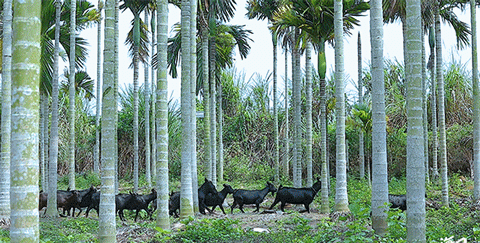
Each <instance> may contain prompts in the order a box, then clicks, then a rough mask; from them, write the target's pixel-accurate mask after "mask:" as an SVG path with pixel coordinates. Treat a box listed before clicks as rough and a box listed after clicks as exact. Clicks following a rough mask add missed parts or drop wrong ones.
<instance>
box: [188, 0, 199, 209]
mask: <svg viewBox="0 0 480 243" xmlns="http://www.w3.org/2000/svg"><path fill="white" fill-rule="evenodd" d="M189 38H190V40H191V41H190V55H191V56H190V75H191V77H190V95H189V97H190V100H191V101H190V102H191V104H190V119H191V121H190V122H191V124H192V126H191V128H190V132H191V133H192V135H191V136H192V138H191V139H192V140H191V141H193V142H192V146H191V148H190V149H191V152H190V153H191V157H192V160H191V162H190V163H191V165H192V197H193V211H194V212H198V211H199V209H198V190H196V188H198V175H197V143H196V141H197V119H196V117H197V109H196V108H197V104H196V102H197V96H196V91H197V90H196V89H197V41H196V39H197V1H196V0H194V1H190V29H189Z"/></svg>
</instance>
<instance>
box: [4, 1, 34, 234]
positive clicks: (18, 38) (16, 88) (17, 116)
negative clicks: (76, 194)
mask: <svg viewBox="0 0 480 243" xmlns="http://www.w3.org/2000/svg"><path fill="white" fill-rule="evenodd" d="M13 6H14V10H13V12H14V13H15V16H14V18H13V22H12V23H13V24H12V30H16V31H15V35H13V40H12V50H13V53H12V86H11V87H12V108H11V109H12V110H11V111H12V113H11V114H12V123H11V131H12V133H11V166H10V175H11V177H10V209H11V215H10V219H11V225H10V241H11V242H12V243H13V242H39V240H40V233H39V220H38V193H39V190H38V179H39V178H38V174H39V171H38V165H39V164H38V163H39V159H38V149H39V141H38V133H39V130H38V129H39V128H38V125H39V108H40V107H39V102H40V98H39V87H40V75H39V73H40V53H41V50H40V49H41V48H40V29H41V23H40V21H38V20H39V19H40V16H41V10H40V9H41V2H40V1H18V0H16V1H14V3H13ZM20 101H21V102H20Z"/></svg>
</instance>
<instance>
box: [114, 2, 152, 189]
mask: <svg viewBox="0 0 480 243" xmlns="http://www.w3.org/2000/svg"><path fill="white" fill-rule="evenodd" d="M149 2H150V1H149V0H142V1H138V0H124V1H123V4H122V5H120V9H122V10H123V11H125V9H127V8H128V9H130V11H131V12H132V14H133V30H131V31H130V33H129V37H130V38H127V40H126V42H127V43H128V44H130V45H131V46H130V53H131V55H132V56H133V63H132V64H133V100H134V111H133V150H134V152H133V184H134V191H137V190H138V158H139V150H138V64H139V61H140V58H142V61H143V62H144V63H145V61H144V59H145V58H146V56H148V50H142V54H143V55H142V56H141V57H140V47H144V48H147V47H146V46H147V45H146V44H145V43H146V42H148V40H147V39H148V37H146V33H142V32H141V31H143V28H144V25H143V24H142V22H141V19H140V14H141V13H142V12H143V11H144V10H145V8H146V7H147V5H148V3H149ZM143 41H145V42H143Z"/></svg>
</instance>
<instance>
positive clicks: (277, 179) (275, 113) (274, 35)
mask: <svg viewBox="0 0 480 243" xmlns="http://www.w3.org/2000/svg"><path fill="white" fill-rule="evenodd" d="M272 43H273V121H274V122H273V124H274V128H273V136H274V139H275V155H274V161H275V162H274V164H275V182H276V183H279V182H280V162H279V161H280V159H279V157H280V150H279V146H280V142H279V140H278V109H277V107H278V106H277V103H278V101H277V90H278V88H277V55H278V54H277V33H275V32H273V31H272Z"/></svg>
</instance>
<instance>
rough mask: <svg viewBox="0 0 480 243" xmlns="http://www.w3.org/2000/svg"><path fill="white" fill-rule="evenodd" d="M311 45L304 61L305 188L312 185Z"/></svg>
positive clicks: (310, 44) (308, 43)
mask: <svg viewBox="0 0 480 243" xmlns="http://www.w3.org/2000/svg"><path fill="white" fill-rule="evenodd" d="M312 49H313V47H312V43H311V42H310V41H309V42H307V48H306V50H305V52H306V55H305V56H306V60H305V66H306V68H305V72H306V74H305V80H306V83H305V86H306V93H307V94H306V107H307V108H306V114H305V116H306V123H307V124H306V138H307V142H306V143H307V144H306V145H307V148H306V154H305V156H306V157H307V158H306V160H307V162H306V163H307V187H311V186H312V185H313V166H312V144H313V141H312Z"/></svg>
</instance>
